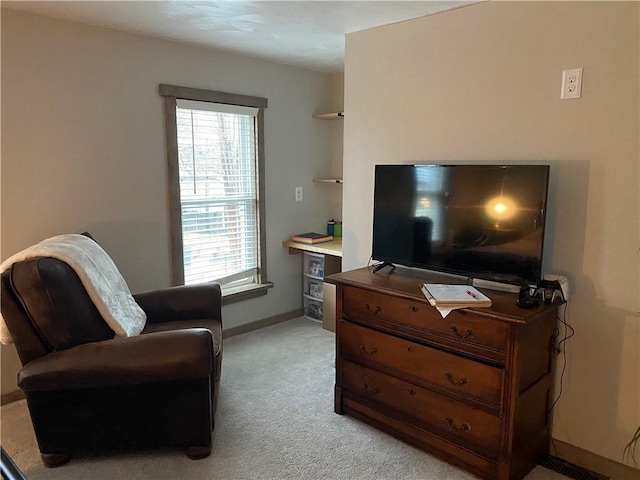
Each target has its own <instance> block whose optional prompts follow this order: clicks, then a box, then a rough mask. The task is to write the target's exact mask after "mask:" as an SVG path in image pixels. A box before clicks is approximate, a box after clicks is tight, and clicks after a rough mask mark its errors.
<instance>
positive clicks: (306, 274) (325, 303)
mask: <svg viewBox="0 0 640 480" xmlns="http://www.w3.org/2000/svg"><path fill="white" fill-rule="evenodd" d="M282 246H283V247H286V248H288V249H289V254H290V255H295V254H299V253H302V254H303V256H302V308H303V313H304V316H305V317H307V318H311V319H313V320H319V321H322V326H323V328H325V329H327V330H330V331H332V332H335V330H336V287H335V285H331V284H328V283H325V282H324V277H325V276H327V275H331V274H334V273H339V272H340V271H341V270H342V238H341V237H339V238H336V239H334V240H332V241H330V242H322V243H316V244H314V245H311V244H307V243H301V242H294V241H293V240H285V241H284V242H282ZM320 311H321V313H320Z"/></svg>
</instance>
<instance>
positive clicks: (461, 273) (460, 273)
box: [371, 162, 551, 287]
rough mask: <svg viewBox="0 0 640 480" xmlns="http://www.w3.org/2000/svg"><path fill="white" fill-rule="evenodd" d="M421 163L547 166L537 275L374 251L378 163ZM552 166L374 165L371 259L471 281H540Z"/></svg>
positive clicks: (537, 165)
mask: <svg viewBox="0 0 640 480" xmlns="http://www.w3.org/2000/svg"><path fill="white" fill-rule="evenodd" d="M379 166H383V167H393V166H398V167H418V166H429V167H455V168H459V167H463V168H464V167H476V168H477V167H482V168H519V167H527V168H531V167H540V168H545V169H546V175H545V191H544V199H543V206H542V208H541V211H542V212H543V213H542V215H543V222H542V236H541V237H542V242H541V244H540V252H539V256H538V267H537V278H524V277H522V276H520V275H512V276H509V277H507V276H506V275H505V274H500V273H496V274H485V273H482V272H480V273H479V272H470V271H468V270H462V269H451V268H445V267H442V266H439V265H430V264H423V263H417V262H406V261H399V260H398V259H394V258H391V257H386V256H382V255H375V253H374V241H375V238H376V236H375V219H376V187H377V176H378V167H379ZM550 172H551V166H550V165H549V164H546V163H514V164H507V163H431V162H428V163H394V164H376V165H374V192H373V212H372V213H373V218H372V237H371V259H372V260H374V261H378V262H381V264H380V265H382V264H390V265H393V266H396V265H402V266H404V267H410V268H418V269H421V270H427V271H432V272H437V273H444V274H448V275H453V276H456V277H460V278H464V279H466V280H467V281H471V280H473V279H479V280H485V281H490V282H495V283H498V284H506V285H515V286H519V287H522V286H531V285H539V284H540V281H541V280H542V277H543V273H542V270H543V261H544V250H545V243H546V229H547V226H546V224H547V216H548V198H549V179H550Z"/></svg>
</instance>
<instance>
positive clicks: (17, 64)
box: [1, 9, 333, 393]
mask: <svg viewBox="0 0 640 480" xmlns="http://www.w3.org/2000/svg"><path fill="white" fill-rule="evenodd" d="M1 45H2V185H1V186H2V212H1V213H2V233H1V245H2V254H1V255H2V259H3V260H4V259H5V258H7V257H9V256H10V255H12V254H13V253H16V252H18V251H20V250H22V249H23V248H25V247H27V246H29V245H32V244H34V243H36V242H38V241H40V240H42V239H44V238H47V237H49V236H52V235H56V234H60V233H73V232H82V231H84V230H89V231H90V232H91V233H92V234H94V236H95V237H96V238H97V240H98V241H99V242H100V244H101V245H102V246H103V247H104V249H105V250H106V251H107V252H108V253H109V254H110V255H111V256H112V258H113V259H114V261H115V263H116V265H117V266H118V268H119V269H120V271H121V273H122V274H123V276H124V278H125V279H126V280H127V282H128V284H129V286H130V288H131V290H132V291H133V292H141V291H145V290H151V289H155V288H162V287H166V286H168V285H169V284H170V270H169V268H170V262H169V224H168V207H167V201H168V200H167V167H166V163H167V162H166V157H165V136H164V123H163V122H164V116H163V102H162V98H161V97H160V96H159V94H158V85H159V84H160V83H168V84H174V85H181V86H187V87H196V88H207V89H212V90H219V91H224V92H231V93H239V94H245V95H254V96H260V97H266V98H267V99H268V100H269V107H268V108H267V109H266V111H265V148H266V224H267V231H266V236H267V262H268V272H269V279H270V280H271V281H273V282H274V283H275V287H274V288H273V289H271V290H269V293H268V295H267V296H264V297H260V298H258V299H253V300H249V301H245V302H241V303H239V304H233V305H230V306H228V307H225V308H224V322H225V327H226V328H228V327H235V326H239V325H242V324H245V323H248V322H252V321H256V320H260V319H263V318H268V317H271V316H274V315H278V314H281V313H284V312H290V311H293V310H296V309H298V308H300V307H301V305H302V301H301V274H300V272H301V261H300V256H299V255H297V256H291V255H289V254H288V252H287V250H286V249H284V248H283V247H282V245H281V242H282V240H285V239H287V238H288V237H289V236H290V235H291V234H293V233H300V232H302V231H309V230H318V229H324V228H325V224H326V221H327V220H328V219H329V218H330V217H331V216H332V211H331V206H330V204H331V201H330V195H331V190H329V189H326V188H323V186H322V185H316V184H313V183H312V181H311V179H312V178H313V177H314V176H327V175H329V174H330V171H331V155H332V150H331V142H332V131H331V127H330V126H329V125H328V124H327V123H328V122H320V121H318V120H313V119H312V118H311V115H312V113H314V112H317V111H331V108H332V104H333V92H332V86H333V79H332V77H331V76H330V75H326V74H321V73H317V72H312V71H308V70H304V69H299V68H293V67H288V66H284V65H279V64H274V63H269V62H265V61H261V60H256V59H252V58H248V57H240V56H235V55H231V54H228V53H224V52H220V51H216V50H211V49H205V48H200V47H196V46H191V45H186V44H180V43H173V42H168V41H163V40H159V39H153V38H145V37H141V36H137V35H132V34H126V33H120V32H116V31H112V30H106V29H100V28H95V27H90V26H83V25H80V24H75V23H72V22H65V21H60V20H54V19H50V18H47V17H42V16H36V15H31V14H26V13H21V12H15V11H11V10H7V9H3V10H2V44H1ZM296 186H302V187H303V188H304V201H303V202H302V203H295V202H294V198H295V197H294V188H295V187H296ZM18 367H19V362H18V359H17V355H16V353H15V348H14V347H12V346H9V347H5V346H3V347H2V391H3V393H5V392H8V391H11V390H15V389H16V385H15V373H16V372H17V370H18Z"/></svg>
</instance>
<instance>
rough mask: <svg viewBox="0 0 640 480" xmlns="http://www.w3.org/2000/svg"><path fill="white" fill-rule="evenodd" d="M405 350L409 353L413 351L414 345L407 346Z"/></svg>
mask: <svg viewBox="0 0 640 480" xmlns="http://www.w3.org/2000/svg"><path fill="white" fill-rule="evenodd" d="M405 350H406V351H407V352H409V353H411V352H413V347H406V348H405Z"/></svg>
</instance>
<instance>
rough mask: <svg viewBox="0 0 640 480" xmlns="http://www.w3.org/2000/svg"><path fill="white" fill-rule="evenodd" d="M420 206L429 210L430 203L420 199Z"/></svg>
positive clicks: (423, 198) (426, 199)
mask: <svg viewBox="0 0 640 480" xmlns="http://www.w3.org/2000/svg"><path fill="white" fill-rule="evenodd" d="M420 206H422V207H423V208H429V207H430V206H431V201H430V200H429V199H428V198H426V197H422V198H421V199H420Z"/></svg>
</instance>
